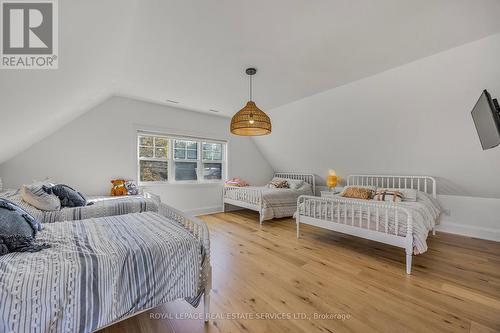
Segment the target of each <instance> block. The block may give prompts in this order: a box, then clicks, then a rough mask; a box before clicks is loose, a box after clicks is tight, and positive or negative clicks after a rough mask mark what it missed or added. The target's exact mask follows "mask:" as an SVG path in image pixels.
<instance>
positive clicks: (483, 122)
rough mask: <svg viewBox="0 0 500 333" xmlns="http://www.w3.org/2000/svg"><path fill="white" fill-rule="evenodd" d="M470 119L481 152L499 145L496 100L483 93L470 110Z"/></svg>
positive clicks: (499, 125)
mask: <svg viewBox="0 0 500 333" xmlns="http://www.w3.org/2000/svg"><path fill="white" fill-rule="evenodd" d="M472 119H473V120H474V124H475V125H476V130H477V134H478V135H479V140H480V141H481V146H482V147H483V150H486V149H490V148H493V147H496V146H498V145H499V144H500V107H499V106H498V101H497V100H496V99H493V100H492V99H491V95H490V94H489V93H488V91H486V90H484V91H483V93H482V94H481V97H479V100H478V101H477V103H476V105H475V106H474V109H472Z"/></svg>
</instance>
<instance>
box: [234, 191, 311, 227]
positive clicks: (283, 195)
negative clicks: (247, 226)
mask: <svg viewBox="0 0 500 333" xmlns="http://www.w3.org/2000/svg"><path fill="white" fill-rule="evenodd" d="M245 188H255V189H258V190H259V191H262V219H263V220H272V219H274V218H280V217H288V216H292V215H293V214H294V213H295V211H297V199H298V197H299V196H301V195H312V190H311V189H310V188H307V189H305V190H291V189H288V188H269V187H267V186H262V187H252V186H250V187H244V188H242V189H241V191H240V190H236V191H230V192H227V198H229V199H233V200H240V201H241V200H242V198H243V197H244V195H242V194H244V189H245Z"/></svg>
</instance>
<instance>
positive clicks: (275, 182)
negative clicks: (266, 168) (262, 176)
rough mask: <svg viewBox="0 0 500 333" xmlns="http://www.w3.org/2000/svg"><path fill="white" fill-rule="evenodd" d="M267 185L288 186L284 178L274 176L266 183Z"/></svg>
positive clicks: (272, 186) (274, 186)
mask: <svg viewBox="0 0 500 333" xmlns="http://www.w3.org/2000/svg"><path fill="white" fill-rule="evenodd" d="M267 186H268V187H269V188H290V186H289V185H288V182H287V181H286V179H282V178H276V177H275V178H273V180H271V181H270V182H269V184H267Z"/></svg>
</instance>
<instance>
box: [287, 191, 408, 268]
mask: <svg viewBox="0 0 500 333" xmlns="http://www.w3.org/2000/svg"><path fill="white" fill-rule="evenodd" d="M301 223H304V224H310V225H313V226H316V227H320V228H324V229H328V230H333V231H337V232H341V233H344V234H348V235H353V236H357V237H361V238H365V239H370V240H373V241H377V242H381V243H385V244H390V245H394V246H398V247H401V248H404V249H405V251H406V273H407V274H410V273H411V260H412V254H413V216H412V213H411V211H409V210H408V209H406V208H403V207H400V206H397V205H394V204H392V203H387V202H371V201H363V200H356V199H346V198H342V197H338V198H336V197H333V198H319V197H314V196H304V195H303V196H300V197H299V198H298V200H297V214H296V224H297V238H299V237H300V224H301Z"/></svg>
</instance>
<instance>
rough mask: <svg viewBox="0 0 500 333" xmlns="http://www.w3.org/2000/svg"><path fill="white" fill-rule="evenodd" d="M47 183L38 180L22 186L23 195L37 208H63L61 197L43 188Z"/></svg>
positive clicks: (49, 209) (24, 198)
mask: <svg viewBox="0 0 500 333" xmlns="http://www.w3.org/2000/svg"><path fill="white" fill-rule="evenodd" d="M43 186H46V183H43V182H38V183H33V184H31V185H23V186H21V197H22V198H23V200H24V201H26V202H27V203H29V204H30V205H32V206H33V207H35V208H38V209H40V210H46V211H54V210H59V209H61V202H60V201H59V198H58V197H56V196H55V195H53V194H49V193H47V192H45V191H44V190H43Z"/></svg>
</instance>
